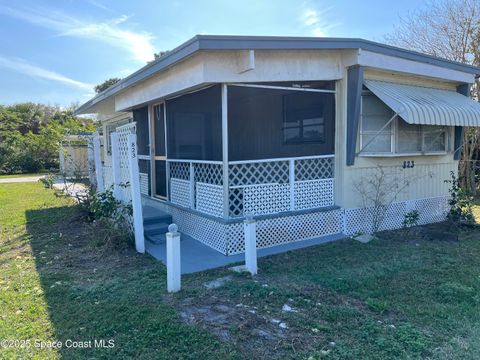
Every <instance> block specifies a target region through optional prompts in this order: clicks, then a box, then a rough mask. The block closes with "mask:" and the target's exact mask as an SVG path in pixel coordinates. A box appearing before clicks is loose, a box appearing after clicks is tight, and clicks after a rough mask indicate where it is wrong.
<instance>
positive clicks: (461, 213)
mask: <svg viewBox="0 0 480 360" xmlns="http://www.w3.org/2000/svg"><path fill="white" fill-rule="evenodd" d="M450 175H451V179H450V180H445V182H446V183H449V184H450V189H449V190H448V192H449V193H450V199H449V200H448V204H449V205H450V211H449V213H448V218H449V220H451V221H453V222H456V223H458V222H463V223H468V224H472V223H474V218H473V211H472V200H473V198H472V197H471V196H469V195H468V194H467V193H466V192H465V190H463V189H462V188H461V187H460V181H459V179H457V177H456V176H455V173H454V172H453V171H451V172H450Z"/></svg>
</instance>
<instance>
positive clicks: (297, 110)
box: [133, 81, 335, 218]
mask: <svg viewBox="0 0 480 360" xmlns="http://www.w3.org/2000/svg"><path fill="white" fill-rule="evenodd" d="M133 113H134V120H135V121H136V124H137V138H138V152H139V168H140V173H141V179H142V182H143V183H144V185H143V188H144V191H143V192H144V194H148V195H150V196H152V197H154V198H158V199H161V200H166V201H169V202H170V203H172V204H174V205H177V206H181V207H183V208H188V209H192V210H196V211H198V212H201V213H204V214H207V215H210V216H213V217H218V218H239V217H245V216H249V215H267V214H277V213H283V212H290V211H300V210H307V209H319V208H328V207H331V206H333V205H334V163H335V158H334V139H335V82H333V81H331V82H327V81H317V82H296V83H263V84H216V85H211V86H208V87H206V88H202V89H199V90H196V91H194V92H191V93H188V94H184V95H181V96H178V97H175V98H172V99H166V100H165V101H162V102H160V103H157V104H153V105H150V106H149V107H148V108H147V107H145V108H142V109H138V110H135V111H134V112H133Z"/></svg>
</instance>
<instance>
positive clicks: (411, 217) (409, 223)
mask: <svg viewBox="0 0 480 360" xmlns="http://www.w3.org/2000/svg"><path fill="white" fill-rule="evenodd" d="M418 220H420V213H419V212H418V210H411V211H409V212H408V213H406V214H405V216H404V219H403V222H402V226H403V228H405V229H407V228H411V227H413V226H417V225H418Z"/></svg>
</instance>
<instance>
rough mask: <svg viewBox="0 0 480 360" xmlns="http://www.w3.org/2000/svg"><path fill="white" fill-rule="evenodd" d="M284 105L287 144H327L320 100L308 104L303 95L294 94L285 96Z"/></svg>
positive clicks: (284, 138) (285, 140)
mask: <svg viewBox="0 0 480 360" xmlns="http://www.w3.org/2000/svg"><path fill="white" fill-rule="evenodd" d="M283 103H284V111H283V142H284V143H285V144H298V143H308V142H310V143H324V142H325V120H324V118H323V109H322V104H321V102H320V101H318V99H312V101H308V102H307V101H305V96H304V94H303V93H293V94H289V95H284V98H283Z"/></svg>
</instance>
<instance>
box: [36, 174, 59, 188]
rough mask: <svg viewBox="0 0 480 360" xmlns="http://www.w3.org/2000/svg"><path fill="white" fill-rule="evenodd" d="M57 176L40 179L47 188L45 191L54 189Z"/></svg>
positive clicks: (50, 175)
mask: <svg viewBox="0 0 480 360" xmlns="http://www.w3.org/2000/svg"><path fill="white" fill-rule="evenodd" d="M56 178H57V176H56V175H55V174H47V175H45V177H43V178H40V180H38V181H40V182H41V183H42V184H43V186H45V189H53V184H54V183H55V179H56Z"/></svg>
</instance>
